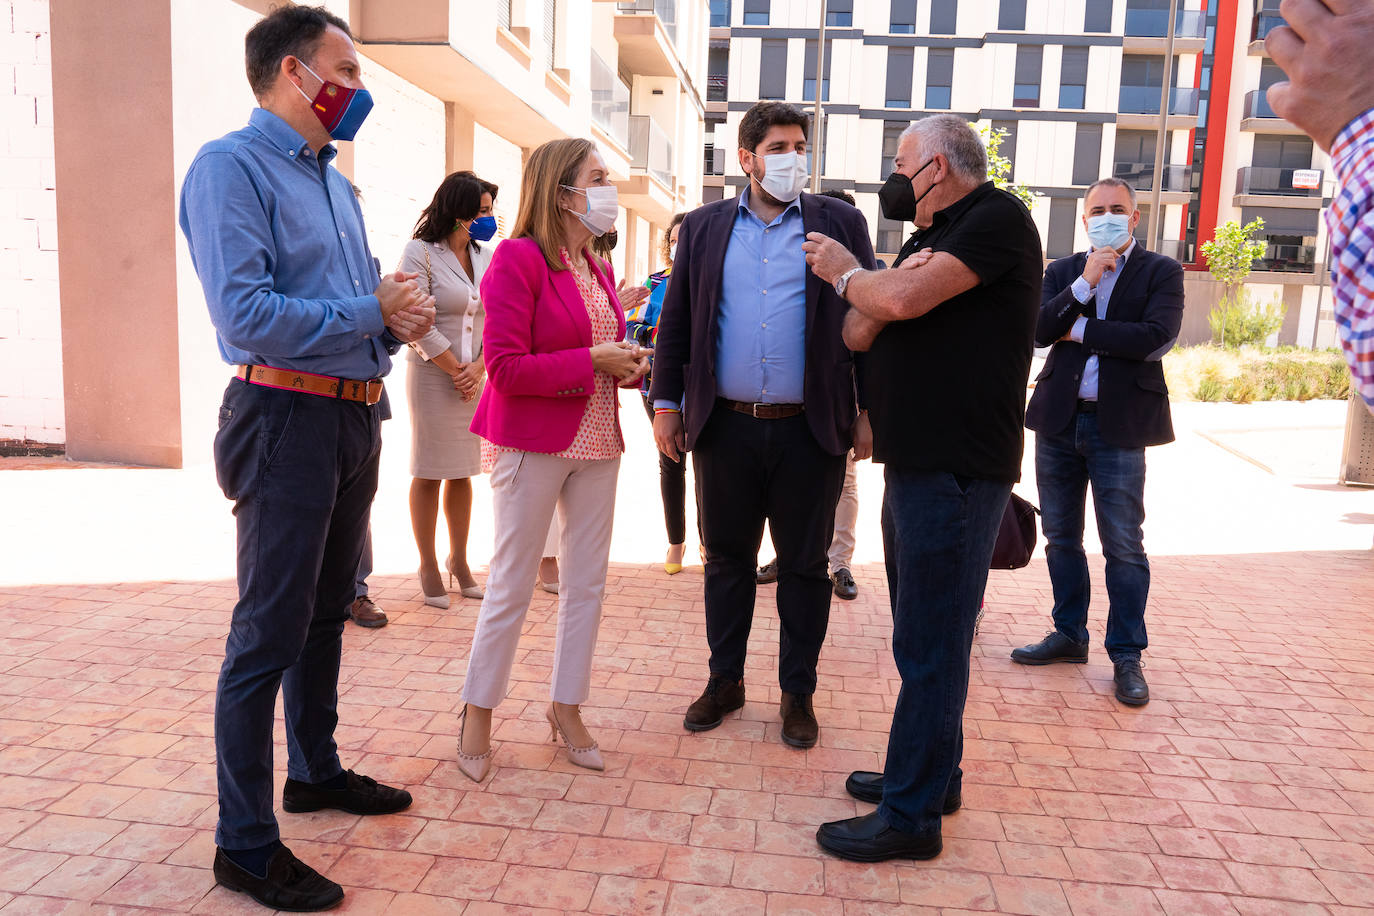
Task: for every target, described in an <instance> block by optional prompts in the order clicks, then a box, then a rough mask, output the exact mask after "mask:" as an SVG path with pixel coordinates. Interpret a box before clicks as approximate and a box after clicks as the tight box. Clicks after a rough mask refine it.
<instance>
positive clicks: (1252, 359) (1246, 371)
mask: <svg viewBox="0 0 1374 916" xmlns="http://www.w3.org/2000/svg"><path fill="white" fill-rule="evenodd" d="M1228 336H1229V335H1228ZM1164 371H1165V377H1166V379H1167V380H1168V383H1169V385H1170V388H1171V390H1173V391H1175V392H1179V393H1183V394H1184V395H1185V396H1188V397H1192V398H1193V399H1194V400H1198V401H1230V402H1232V403H1236V404H1248V403H1250V402H1252V401H1310V400H1313V399H1315V398H1331V399H1337V400H1340V399H1344V398H1346V397H1349V395H1350V375H1349V373H1348V372H1347V370H1346V367H1345V360H1344V359H1342V357H1341V354H1340V352H1339V351H1336V350H1318V351H1312V350H1302V349H1298V348H1296V347H1281V348H1277V349H1274V350H1259V349H1255V348H1245V349H1239V348H1237V349H1231V348H1227V349H1221V348H1219V347H1216V346H1212V345H1210V344H1208V345H1203V346H1197V347H1181V348H1179V349H1177V350H1174V351H1172V352H1170V353H1169V355H1168V356H1166V357H1165V359H1164Z"/></svg>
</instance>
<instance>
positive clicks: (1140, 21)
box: [1126, 8, 1207, 38]
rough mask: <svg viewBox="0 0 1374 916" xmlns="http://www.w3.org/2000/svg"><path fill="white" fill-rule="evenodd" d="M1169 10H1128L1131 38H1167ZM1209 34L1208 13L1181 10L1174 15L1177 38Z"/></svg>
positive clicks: (1128, 32) (1127, 20) (1127, 26)
mask: <svg viewBox="0 0 1374 916" xmlns="http://www.w3.org/2000/svg"><path fill="white" fill-rule="evenodd" d="M1168 34H1169V11H1168V10H1167V9H1165V10H1133V9H1129V8H1127V10H1126V35H1127V36H1128V37H1131V38H1165V37H1167V36H1168ZM1206 34H1207V15H1206V14H1205V13H1203V12H1201V11H1199V10H1179V11H1178V14H1177V15H1176V16H1175V17H1174V37H1175V38H1202V37H1203V36H1205V35H1206Z"/></svg>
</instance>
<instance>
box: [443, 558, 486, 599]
mask: <svg viewBox="0 0 1374 916" xmlns="http://www.w3.org/2000/svg"><path fill="white" fill-rule="evenodd" d="M444 568H445V569H447V570H448V587H449V588H450V589H452V588H453V556H452V555H451V554H450V555H449V556H448V557H445V558H444ZM458 594H460V595H462V596H463V597H464V598H483V597H485V596H486V592H484V591H482V586H480V585H478V584H476V583H475V582H474V583H473V584H472V585H460V586H459V588H458Z"/></svg>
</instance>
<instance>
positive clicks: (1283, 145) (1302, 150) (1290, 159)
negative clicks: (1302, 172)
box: [1250, 134, 1312, 169]
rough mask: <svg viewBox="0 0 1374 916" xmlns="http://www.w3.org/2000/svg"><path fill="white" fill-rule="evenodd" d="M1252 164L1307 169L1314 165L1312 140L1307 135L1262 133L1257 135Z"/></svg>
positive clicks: (1261, 166) (1264, 166) (1251, 158)
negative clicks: (1289, 135) (1291, 135)
mask: <svg viewBox="0 0 1374 916" xmlns="http://www.w3.org/2000/svg"><path fill="white" fill-rule="evenodd" d="M1250 164H1251V165H1253V166H1257V167H1260V168H1271V169H1306V168H1311V167H1312V141H1311V140H1309V139H1308V138H1306V137H1282V136H1267V135H1265V134H1260V135H1258V136H1256V137H1255V152H1254V155H1252V156H1251V157H1250Z"/></svg>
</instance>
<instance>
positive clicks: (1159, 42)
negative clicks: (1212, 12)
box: [1121, 35, 1207, 57]
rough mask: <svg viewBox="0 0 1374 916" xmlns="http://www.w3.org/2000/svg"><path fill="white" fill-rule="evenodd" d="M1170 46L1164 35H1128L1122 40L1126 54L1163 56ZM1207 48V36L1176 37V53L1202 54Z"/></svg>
mask: <svg viewBox="0 0 1374 916" xmlns="http://www.w3.org/2000/svg"><path fill="white" fill-rule="evenodd" d="M1167 48H1168V40H1167V39H1165V38H1162V37H1153V36H1151V37H1146V36H1143V35H1127V36H1126V37H1125V38H1123V39H1122V40H1121V50H1122V52H1123V53H1125V54H1151V55H1154V56H1156V57H1163V56H1164V51H1165V50H1166V49H1167ZM1205 50H1207V39H1206V38H1175V39H1174V53H1175V54H1201V53H1202V52H1203V51H1205Z"/></svg>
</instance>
